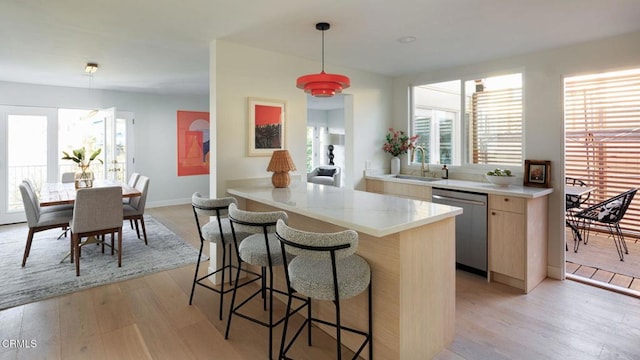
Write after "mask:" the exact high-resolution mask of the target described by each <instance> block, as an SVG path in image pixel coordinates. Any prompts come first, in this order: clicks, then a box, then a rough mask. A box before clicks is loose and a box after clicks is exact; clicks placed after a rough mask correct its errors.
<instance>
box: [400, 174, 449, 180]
mask: <svg viewBox="0 0 640 360" xmlns="http://www.w3.org/2000/svg"><path fill="white" fill-rule="evenodd" d="M392 178H394V179H404V180H417V181H438V180H442V179H438V178H430V177H423V176H412V175H393V176H392Z"/></svg>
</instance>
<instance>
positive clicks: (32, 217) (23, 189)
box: [18, 181, 72, 267]
mask: <svg viewBox="0 0 640 360" xmlns="http://www.w3.org/2000/svg"><path fill="white" fill-rule="evenodd" d="M18 188H19V189H20V194H21V196H22V204H23V206H24V211H25V215H26V217H27V225H28V226H29V233H28V235H27V243H26V245H25V247H24V255H23V257H22V267H24V266H25V264H26V263H27V258H28V257H29V253H30V251H31V243H32V242H33V235H34V234H35V233H37V232H40V231H43V230H48V229H54V228H65V227H68V226H69V221H71V217H72V210H70V209H66V208H60V210H58V211H47V212H44V211H41V209H42V207H41V206H40V204H39V203H38V197H37V196H36V194H35V192H34V191H33V190H32V188H31V186H30V185H29V183H28V182H27V181H23V182H22V183H20V184H19V185H18Z"/></svg>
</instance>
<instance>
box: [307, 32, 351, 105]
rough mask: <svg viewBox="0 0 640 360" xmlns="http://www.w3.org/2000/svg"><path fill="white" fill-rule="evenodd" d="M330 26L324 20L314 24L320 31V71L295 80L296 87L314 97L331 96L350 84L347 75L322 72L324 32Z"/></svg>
mask: <svg viewBox="0 0 640 360" xmlns="http://www.w3.org/2000/svg"><path fill="white" fill-rule="evenodd" d="M330 27H331V25H329V23H326V22H321V23H317V24H316V29H318V30H320V31H322V71H321V72H320V73H319V74H310V75H303V76H300V77H299V78H298V80H297V81H296V86H297V87H298V89H303V90H304V92H306V93H307V94H311V95H312V96H315V97H331V96H333V95H335V94H339V93H341V92H342V90H344V89H346V88H348V87H349V86H351V82H350V80H349V78H348V77H346V76H344V75H339V74H327V73H325V72H324V32H325V31H326V30H329V28H330Z"/></svg>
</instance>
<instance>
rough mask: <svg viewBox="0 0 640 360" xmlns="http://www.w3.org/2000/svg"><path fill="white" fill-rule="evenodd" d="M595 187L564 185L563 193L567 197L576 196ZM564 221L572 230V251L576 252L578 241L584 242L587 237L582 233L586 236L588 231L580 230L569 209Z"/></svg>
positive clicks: (589, 191)
mask: <svg viewBox="0 0 640 360" xmlns="http://www.w3.org/2000/svg"><path fill="white" fill-rule="evenodd" d="M596 189H597V187H595V186H579V185H565V187H564V194H565V196H566V197H567V198H569V197H572V198H576V197H580V196H583V195H586V194H589V193H591V192H592V191H594V190H596ZM567 210H570V209H567ZM565 223H566V225H567V226H568V227H569V228H570V229H571V231H572V232H573V244H574V245H573V250H574V252H578V244H579V243H580V241H584V242H585V244H586V242H587V239H586V238H583V235H585V236H587V235H588V233H585V232H584V231H583V232H582V233H581V232H580V228H579V227H580V226H579V224H578V223H577V221H575V220H574V219H573V217H572V216H571V215H570V212H569V211H567V215H566V216H565ZM583 228H584V226H583ZM567 247H568V246H567ZM567 250H568V248H567Z"/></svg>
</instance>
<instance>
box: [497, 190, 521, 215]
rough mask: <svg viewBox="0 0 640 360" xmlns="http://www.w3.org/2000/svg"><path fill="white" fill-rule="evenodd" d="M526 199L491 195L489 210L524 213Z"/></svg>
mask: <svg viewBox="0 0 640 360" xmlns="http://www.w3.org/2000/svg"><path fill="white" fill-rule="evenodd" d="M524 205H525V199H524V198H521V197H515V196H504V195H489V208H491V209H495V210H502V211H509V212H514V213H520V214H523V213H524Z"/></svg>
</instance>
